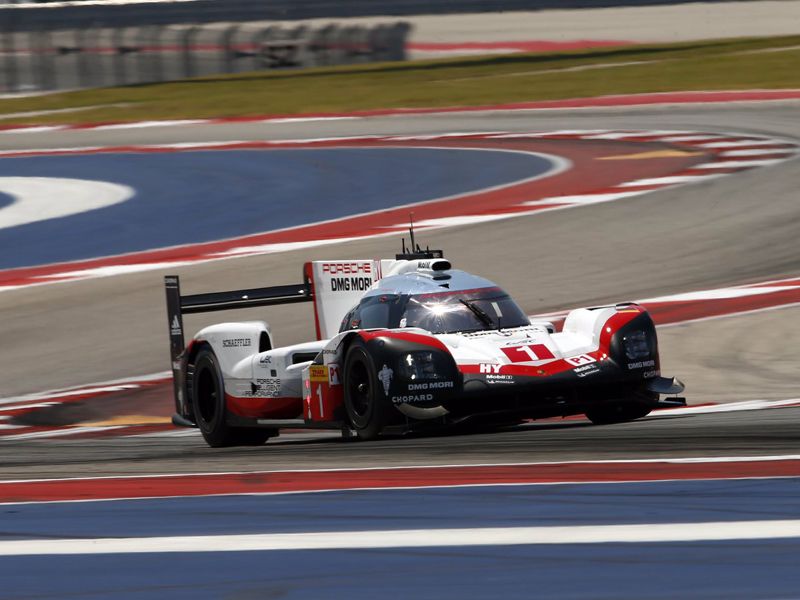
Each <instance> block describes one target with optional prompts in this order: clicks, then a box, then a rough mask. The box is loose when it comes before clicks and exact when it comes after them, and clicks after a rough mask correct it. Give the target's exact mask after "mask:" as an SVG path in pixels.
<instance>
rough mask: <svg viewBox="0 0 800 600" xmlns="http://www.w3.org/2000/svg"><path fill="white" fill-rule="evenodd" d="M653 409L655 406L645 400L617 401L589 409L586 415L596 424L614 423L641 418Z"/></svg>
mask: <svg viewBox="0 0 800 600" xmlns="http://www.w3.org/2000/svg"><path fill="white" fill-rule="evenodd" d="M651 410H653V407H652V406H650V405H649V404H646V403H644V402H637V401H627V402H615V403H614V404H605V405H603V406H598V407H595V408H592V409H589V410H587V411H586V417H587V418H588V419H589V420H590V421H591V422H592V423H594V424H595V425H613V424H614V423H625V422H627V421H634V420H636V419H641V418H642V417H646V416H647V415H649V414H650V411H651Z"/></svg>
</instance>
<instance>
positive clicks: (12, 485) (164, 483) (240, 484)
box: [0, 454, 800, 504]
mask: <svg viewBox="0 0 800 600" xmlns="http://www.w3.org/2000/svg"><path fill="white" fill-rule="evenodd" d="M775 477H800V456H798V455H792V454H789V455H778V456H722V457H716V456H708V457H705V456H700V457H689V458H682V457H673V458H654V459H633V460H584V461H552V462H528V463H488V464H444V465H441V464H440V465H437V464H422V465H403V466H389V467H364V468H332V469H305V470H300V469H281V470H270V471H257V470H253V471H233V472H231V471H228V472H206V473H202V472H201V473H164V474H158V475H119V476H102V477H72V478H56V479H21V480H7V481H0V504H27V503H32V502H98V501H107V500H136V499H147V498H176V497H189V496H224V495H231V494H250V495H263V496H269V495H283V494H297V493H309V492H317V493H319V492H323V493H324V492H332V491H341V490H396V489H423V488H426V489H432V488H444V487H446V488H453V487H494V486H520V485H559V484H562V485H571V484H578V483H584V484H585V483H633V482H652V481H697V480H719V479H766V478H775Z"/></svg>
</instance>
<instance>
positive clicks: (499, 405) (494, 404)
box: [165, 248, 685, 447]
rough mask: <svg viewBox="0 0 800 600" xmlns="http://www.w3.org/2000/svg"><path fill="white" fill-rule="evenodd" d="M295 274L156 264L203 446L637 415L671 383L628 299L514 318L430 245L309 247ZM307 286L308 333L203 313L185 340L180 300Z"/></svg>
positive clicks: (239, 299) (228, 301)
mask: <svg viewBox="0 0 800 600" xmlns="http://www.w3.org/2000/svg"><path fill="white" fill-rule="evenodd" d="M303 274H304V281H303V283H302V284H297V285H286V286H276V287H267V288H257V289H248V290H236V291H230V292H217V293H209V294H198V295H191V296H181V294H180V287H179V280H178V277H176V276H169V277H166V278H165V285H166V292H167V312H168V318H169V331H170V342H171V356H172V371H173V377H174V391H175V403H176V409H177V412H176V414H175V415H174V417H173V423H175V424H176V425H180V426H187V427H198V428H199V429H200V431H201V432H202V434H203V437H204V438H205V440H206V442H207V443H208V444H209V445H211V446H215V447H217V446H229V445H252V444H261V443H264V442H265V441H266V440H267V439H268V438H270V437H275V436H276V435H278V432H279V430H280V428H284V427H291V428H298V427H305V428H315V429H323V428H333V429H340V430H342V432H343V434H344V435H347V436H351V435H353V432H355V434H356V435H358V437H359V438H363V439H372V438H375V437H377V436H378V435H380V434H381V433H382V432H384V433H385V432H387V431H398V430H414V429H419V428H424V427H426V426H430V425H436V426H443V425H445V426H446V425H448V424H457V423H462V422H465V421H476V420H477V421H478V422H479V423H487V424H490V423H504V424H507V423H511V422H519V421H522V420H526V419H537V418H547V417H554V416H566V415H574V414H586V416H587V417H588V418H589V419H590V420H591V421H593V422H594V423H598V424H599V423H614V422H620V421H627V420H631V419H636V418H639V417H643V416H645V415H647V414H648V413H649V412H650V411H651V410H652V409H653V408H654V407H655V406H657V405H658V404H659V403H662V404H667V405H684V404H685V400H684V399H683V398H677V397H676V398H672V399H669V400H661V399H660V397H661V395H674V394H678V393H680V392H682V391H683V389H684V386H683V384H682V383H681V382H680V381H678V380H677V379H674V378H672V379H668V378H664V377H662V376H661V371H660V366H659V356H658V344H657V340H656V330H655V326H654V325H653V321H652V319H651V318H650V316H649V314H648V313H647V312H646V311H645V310H644V309H643V308H642V307H640V306H638V305H636V304H633V303H623V304H617V305H613V306H599V307H592V308H581V309H577V310H573V311H571V312H570V313H569V314H568V316H567V317H566V320H565V321H564V325H563V328H562V330H561V331H559V332H556V331H555V328H554V327H553V325H552V324H551V323H548V322H537V321H535V320H532V319H529V317H527V316H526V315H525V313H524V312H523V311H522V310H521V309H520V308H519V306H518V305H517V304H516V303H515V302H514V301H513V300H512V299H511V298H510V297H509V296H508V294H506V292H504V291H503V290H502V289H501V288H499V287H498V286H497V285H496V284H494V283H492V282H491V281H489V280H487V279H484V278H482V277H478V276H476V275H471V274H469V273H466V272H464V271H460V270H456V269H453V268H452V267H451V265H450V262H449V261H447V260H445V259H444V258H443V255H442V252H441V251H438V250H433V251H431V250H421V249H419V248H416V250H415V251H413V252H405V249H404V253H402V254H398V255H397V256H396V258H395V259H394V260H348V261H341V260H336V261H314V262H308V263H306V264H305V266H304V268H303ZM306 301H307V302H313V305H314V318H315V322H316V329H317V341H313V342H308V343H304V344H297V345H293V346H284V347H278V348H276V347H274V344H273V338H272V332H271V329H270V327H269V325H268V324H267V323H266V322H264V321H248V322H241V323H220V324H217V325H212V326H210V327H206V328H204V329H202V330H201V331H199V332H197V334H196V335H195V336H194V337H193V338H192V340H191V341H190V342H189V344H188V345H186V346H184V337H183V331H184V329H183V316H182V315H183V314H187V313H196V312H207V311H213V310H229V309H231V308H237V307H253V306H267V305H272V304H283V303H291V302H306Z"/></svg>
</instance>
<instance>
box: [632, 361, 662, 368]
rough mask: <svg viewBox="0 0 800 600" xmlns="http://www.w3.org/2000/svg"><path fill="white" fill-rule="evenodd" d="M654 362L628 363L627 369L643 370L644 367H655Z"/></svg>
mask: <svg viewBox="0 0 800 600" xmlns="http://www.w3.org/2000/svg"><path fill="white" fill-rule="evenodd" d="M655 366H656V361H655V360H642V361H639V362H632V363H628V369H644V368H645V367H655Z"/></svg>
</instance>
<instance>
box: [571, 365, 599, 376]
mask: <svg viewBox="0 0 800 600" xmlns="http://www.w3.org/2000/svg"><path fill="white" fill-rule="evenodd" d="M572 371H573V372H574V373H575V375H577V376H578V377H588V376H589V375H594V374H595V373H599V372H600V367H598V366H597V365H596V364H591V365H583V366H582V367H577V368H575V369H573V370H572Z"/></svg>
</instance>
